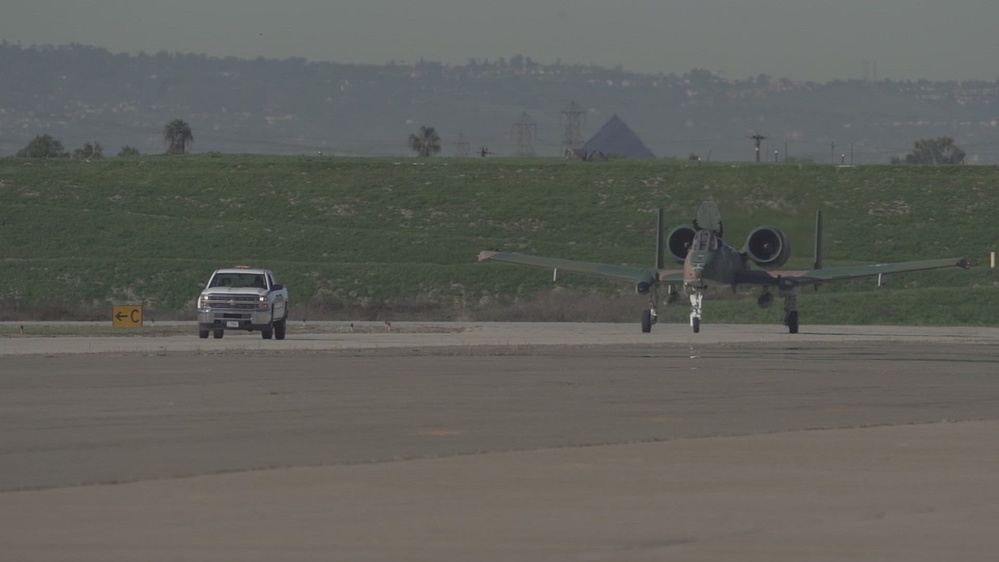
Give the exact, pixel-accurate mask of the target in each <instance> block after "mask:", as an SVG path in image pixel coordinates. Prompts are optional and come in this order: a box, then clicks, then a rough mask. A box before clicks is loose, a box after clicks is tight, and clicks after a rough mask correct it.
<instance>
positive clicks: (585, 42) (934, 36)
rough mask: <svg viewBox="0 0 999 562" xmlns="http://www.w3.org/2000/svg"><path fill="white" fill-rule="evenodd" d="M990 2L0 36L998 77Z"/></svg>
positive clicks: (3, 35) (53, 5)
mask: <svg viewBox="0 0 999 562" xmlns="http://www.w3.org/2000/svg"><path fill="white" fill-rule="evenodd" d="M997 25H999V1H997V0H953V1H950V2H948V1H944V0H630V1H629V0H616V1H610V0H606V1H595V0H489V1H482V2H480V1H475V0H360V1H344V0H339V1H338V0H170V1H163V0H158V1H155V2H154V1H150V0H90V1H84V0H71V1H65V0H64V1H55V0H5V1H4V2H3V7H2V8H0V39H5V40H7V41H8V42H13V43H17V42H19V43H20V44H21V45H23V46H30V45H32V44H56V45H58V44H65V43H83V44H87V45H94V46H99V47H105V48H107V49H109V50H111V51H115V52H122V51H124V52H131V53H135V52H138V51H145V52H147V53H155V52H157V51H160V50H168V51H179V52H193V53H206V54H209V55H212V56H227V55H233V56H237V57H248V58H253V57H257V56H264V57H271V58H287V57H304V58H306V59H309V60H329V61H336V62H353V63H375V64H382V63H386V62H388V61H390V60H396V61H399V62H403V61H404V62H414V61H417V60H419V59H420V58H421V57H422V58H424V59H426V60H439V61H443V62H446V63H459V64H460V63H465V62H467V61H468V59H469V58H479V59H481V58H488V59H490V60H495V59H498V58H499V57H506V58H509V57H511V56H513V55H515V54H518V53H519V54H523V55H525V56H529V57H531V58H532V59H534V60H535V61H538V62H543V63H554V62H556V61H562V62H565V63H584V64H588V63H594V64H599V65H602V66H616V65H618V64H620V65H622V66H624V68H625V69H628V70H636V71H642V72H664V73H678V74H680V73H683V72H686V71H688V70H690V69H692V68H703V69H707V70H710V71H712V72H718V73H721V74H723V75H724V76H725V77H727V78H730V79H742V78H747V77H750V76H756V75H758V74H769V75H771V76H774V77H787V78H792V79H795V80H819V81H825V80H830V79H835V78H861V77H863V76H864V70H865V61H872V63H869V64H868V65H867V68H868V72H869V73H871V74H873V72H874V68H875V66H876V68H877V77H879V78H891V79H918V78H926V79H930V80H949V79H983V80H990V81H991V80H996V79H997V78H999V32H997V31H996V27H997Z"/></svg>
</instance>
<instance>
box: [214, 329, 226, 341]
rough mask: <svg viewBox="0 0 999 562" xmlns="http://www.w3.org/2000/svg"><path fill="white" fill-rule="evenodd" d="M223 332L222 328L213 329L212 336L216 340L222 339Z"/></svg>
mask: <svg viewBox="0 0 999 562" xmlns="http://www.w3.org/2000/svg"><path fill="white" fill-rule="evenodd" d="M224 334H225V331H224V330H215V331H214V332H212V337H214V338H215V339H217V340H220V339H222V336H223V335H224Z"/></svg>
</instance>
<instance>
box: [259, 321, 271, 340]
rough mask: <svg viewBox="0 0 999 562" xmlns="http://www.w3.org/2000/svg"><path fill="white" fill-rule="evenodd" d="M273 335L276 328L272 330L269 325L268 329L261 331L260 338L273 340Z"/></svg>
mask: <svg viewBox="0 0 999 562" xmlns="http://www.w3.org/2000/svg"><path fill="white" fill-rule="evenodd" d="M272 335H274V328H272V327H271V325H270V324H268V325H267V327H266V328H264V329H263V330H260V337H262V338H264V339H265V340H269V339H271V336H272Z"/></svg>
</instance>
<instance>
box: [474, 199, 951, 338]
mask: <svg viewBox="0 0 999 562" xmlns="http://www.w3.org/2000/svg"><path fill="white" fill-rule="evenodd" d="M663 234H664V221H663V209H659V214H658V221H657V228H656V266H655V267H636V266H630V265H612V264H604V263H595V262H585V261H575V260H567V259H561V258H549V257H541V256H529V255H526V254H518V253H514V252H498V251H490V250H485V251H482V252H480V253H479V261H480V262H482V261H494V262H501V263H510V264H516V265H527V266H532V267H540V268H545V269H552V270H554V271H555V277H556V278H557V277H558V272H559V271H569V272H573V273H582V274H586V275H596V276H600V277H607V278H611V279H616V280H620V281H628V282H632V283H634V284H635V291H636V292H637V293H638V294H641V295H649V309H648V310H645V311H644V313H643V314H642V331H643V332H651V331H652V326H653V325H654V324H655V323H656V321H657V319H658V313H657V308H656V307H657V305H658V304H659V302H660V299H659V295H660V289H661V288H662V287H663V286H664V285H665V286H666V287H667V291H666V300H665V302H666V303H673V302H676V300H677V299H678V298H679V295H678V293H677V291H676V290H675V287H676V286H681V287H682V291H683V293H684V294H685V295H686V296H687V297H688V298H689V299H690V307H691V311H690V327H691V329H692V330H693V331H694V333H697V332H699V331H700V329H701V311H702V305H703V300H704V291H705V290H706V289H708V288H709V287H719V286H722V287H731V288H732V290H733V291H735V290H736V289H737V288H738V287H740V286H756V287H761V288H762V292H761V294H760V296H759V298H758V299H757V304H758V305H759V306H760V307H761V308H768V307H769V306H770V305H772V304H773V299H774V297H773V292H776V293H777V295H778V296H779V297H781V298H783V299H784V325H786V326H787V328H788V331H789V332H790V333H792V334H796V333H798V295H799V294H800V293H801V288H802V287H805V286H809V285H811V286H813V287H815V288H816V289H817V288H818V287H819V286H820V285H821V284H822V283H825V282H829V281H844V280H847V279H859V278H863V277H875V276H881V275H886V274H889V273H903V272H909V271H926V270H930V269H943V268H948V267H960V268H963V269H968V268H969V267H970V265H971V264H970V262H969V261H968V259H967V258H964V257H959V258H941V259H930V260H917V261H905V262H897V263H877V264H867V265H853V266H844V267H828V268H825V267H822V211H817V212H816V213H815V262H814V264H813V267H812V269H807V270H802V271H788V270H780V269H779V268H780V267H781V266H783V265H784V264H785V263H787V260H788V258H789V257H790V256H791V245H790V241H789V239H788V237H787V235H786V234H784V232H783V231H781V230H779V229H777V228H775V227H773V226H759V227H756V228H754V229H753V230H752V231H750V233H749V235H748V236H747V237H746V242H745V245H744V246H743V248H742V249H741V250H737V249H735V248H734V247H733V246H731V245H729V244H728V243H727V242H725V241H724V240H723V238H722V235H723V228H722V221H721V214H720V212H719V211H718V206H717V204H716V203H715V202H714V201H702V202H701V203H700V204H699V205H698V206H697V210H696V212H695V218H694V221H693V224H685V225H681V226H678V227H676V228H674V229H673V230H671V231H670V232H669V234H668V235H665V236H664V235H663ZM667 253H668V254H669V256H670V257H672V258H673V259H675V260H676V261H677V262H678V263H682V264H683V269H666V267H665V264H666V255H667ZM752 265H756V266H757V267H758V268H759V269H753V268H752V267H751V266H752Z"/></svg>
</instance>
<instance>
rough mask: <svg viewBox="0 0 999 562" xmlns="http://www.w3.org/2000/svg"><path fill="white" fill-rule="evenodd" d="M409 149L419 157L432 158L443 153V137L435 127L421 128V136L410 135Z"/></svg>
mask: <svg viewBox="0 0 999 562" xmlns="http://www.w3.org/2000/svg"><path fill="white" fill-rule="evenodd" d="M409 148H410V149H411V150H412V151H413V152H415V153H416V155H417V156H430V155H432V154H437V153H438V152H440V151H441V136H440V135H438V134H437V131H435V130H434V128H433V127H420V132H419V134H415V135H409Z"/></svg>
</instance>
